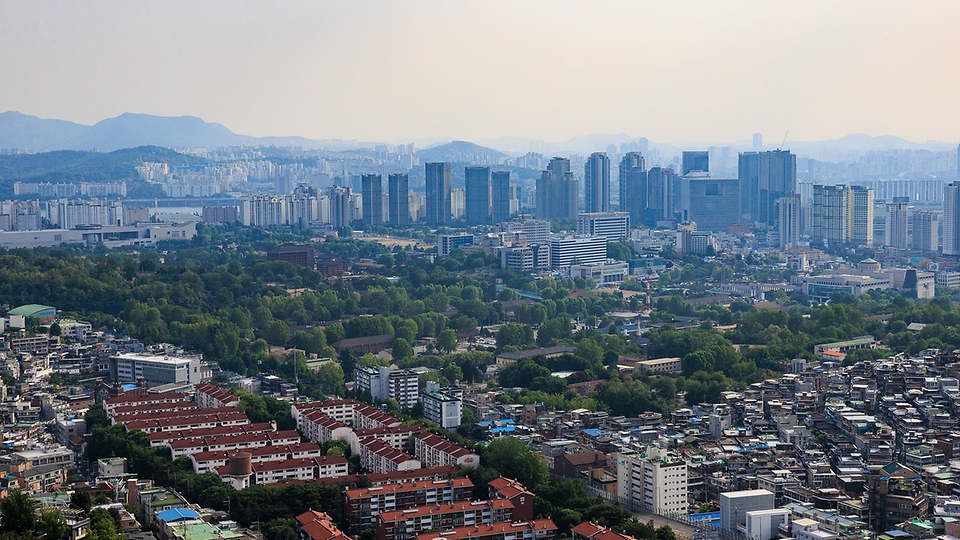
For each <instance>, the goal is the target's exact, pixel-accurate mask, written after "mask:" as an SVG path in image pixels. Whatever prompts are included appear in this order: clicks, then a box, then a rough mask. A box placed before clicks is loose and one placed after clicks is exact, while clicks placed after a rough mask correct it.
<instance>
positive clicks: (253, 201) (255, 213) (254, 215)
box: [240, 195, 290, 227]
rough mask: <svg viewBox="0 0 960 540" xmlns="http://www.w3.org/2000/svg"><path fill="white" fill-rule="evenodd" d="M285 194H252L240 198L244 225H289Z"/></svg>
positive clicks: (241, 220) (241, 216) (241, 217)
mask: <svg viewBox="0 0 960 540" xmlns="http://www.w3.org/2000/svg"><path fill="white" fill-rule="evenodd" d="M288 210H289V209H288V208H287V197H286V196H285V195H251V196H248V197H244V198H243V199H241V200H240V223H241V224H242V225H243V226H244V227H271V226H277V227H282V226H286V225H289V223H290V222H289V217H288V216H289V214H288Z"/></svg>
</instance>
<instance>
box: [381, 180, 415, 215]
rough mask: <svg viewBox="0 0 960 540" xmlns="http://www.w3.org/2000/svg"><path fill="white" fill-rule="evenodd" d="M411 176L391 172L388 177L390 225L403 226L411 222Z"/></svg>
mask: <svg viewBox="0 0 960 540" xmlns="http://www.w3.org/2000/svg"><path fill="white" fill-rule="evenodd" d="M409 193H410V177H409V176H407V175H405V174H391V175H390V176H388V177H387V195H388V199H387V200H388V203H387V207H388V209H389V210H388V215H389V222H390V225H393V226H395V227H403V226H406V225H409V224H410V200H409V198H408V197H409Z"/></svg>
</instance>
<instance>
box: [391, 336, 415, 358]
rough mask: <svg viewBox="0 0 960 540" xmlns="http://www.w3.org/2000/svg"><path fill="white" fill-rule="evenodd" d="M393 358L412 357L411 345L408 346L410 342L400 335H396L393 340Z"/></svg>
mask: <svg viewBox="0 0 960 540" xmlns="http://www.w3.org/2000/svg"><path fill="white" fill-rule="evenodd" d="M391 352H392V353H393V359H394V360H395V361H401V360H406V359H408V358H412V357H413V347H411V346H410V342H409V341H407V340H406V339H404V338H402V337H398V338H397V339H395V340H393V349H392V351H391Z"/></svg>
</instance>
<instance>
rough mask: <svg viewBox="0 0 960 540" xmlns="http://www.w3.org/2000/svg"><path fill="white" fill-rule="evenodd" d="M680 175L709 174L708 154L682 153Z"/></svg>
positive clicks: (698, 152) (703, 152)
mask: <svg viewBox="0 0 960 540" xmlns="http://www.w3.org/2000/svg"><path fill="white" fill-rule="evenodd" d="M682 167H683V168H682V169H681V173H680V174H681V175H682V176H686V175H688V174H690V173H692V172H694V171H700V172H705V173H708V172H710V152H707V151H706V150H704V151H687V152H684V153H683V165H682Z"/></svg>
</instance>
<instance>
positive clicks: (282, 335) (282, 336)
mask: <svg viewBox="0 0 960 540" xmlns="http://www.w3.org/2000/svg"><path fill="white" fill-rule="evenodd" d="M266 337H267V343H269V344H271V345H277V346H280V347H283V346H284V345H286V344H287V340H289V339H290V327H289V326H287V323H285V322H283V321H280V320H277V321H273V322H272V323H270V326H269V327H268V328H267V336H266Z"/></svg>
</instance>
